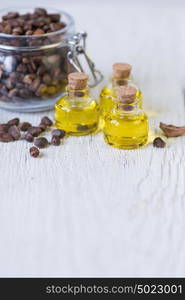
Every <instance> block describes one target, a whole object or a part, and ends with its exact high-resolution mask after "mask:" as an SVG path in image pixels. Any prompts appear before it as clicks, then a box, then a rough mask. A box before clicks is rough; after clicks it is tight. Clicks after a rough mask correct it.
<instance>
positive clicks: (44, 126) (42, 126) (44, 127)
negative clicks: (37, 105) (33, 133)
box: [39, 123, 47, 132]
mask: <svg viewBox="0 0 185 300" xmlns="http://www.w3.org/2000/svg"><path fill="white" fill-rule="evenodd" d="M39 128H41V129H42V132H44V131H46V129H47V125H45V124H42V123H41V124H40V125H39Z"/></svg>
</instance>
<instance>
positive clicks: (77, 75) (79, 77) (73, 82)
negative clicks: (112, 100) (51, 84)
mask: <svg viewBox="0 0 185 300" xmlns="http://www.w3.org/2000/svg"><path fill="white" fill-rule="evenodd" d="M87 81H88V75H87V74H86V73H82V72H74V73H70V74H69V75H68V87H69V88H70V89H72V90H83V89H85V88H86V87H87Z"/></svg>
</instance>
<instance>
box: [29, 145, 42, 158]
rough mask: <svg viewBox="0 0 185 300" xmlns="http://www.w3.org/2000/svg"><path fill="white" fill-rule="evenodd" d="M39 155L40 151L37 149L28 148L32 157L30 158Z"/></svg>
mask: <svg viewBox="0 0 185 300" xmlns="http://www.w3.org/2000/svg"><path fill="white" fill-rule="evenodd" d="M39 154H40V151H39V149H38V148H36V147H31V148H30V155H31V156H32V157H35V158H36V157H38V156H39Z"/></svg>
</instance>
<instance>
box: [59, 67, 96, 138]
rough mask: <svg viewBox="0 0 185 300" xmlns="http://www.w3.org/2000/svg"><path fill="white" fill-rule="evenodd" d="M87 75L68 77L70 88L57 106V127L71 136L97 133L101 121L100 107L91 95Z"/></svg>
mask: <svg viewBox="0 0 185 300" xmlns="http://www.w3.org/2000/svg"><path fill="white" fill-rule="evenodd" d="M87 81H88V75H87V74H86V73H80V72H74V73H71V74H69V75H68V86H67V88H66V95H64V96H63V97H62V98H61V99H59V101H58V102H57V103H56V105H55V120H56V123H55V125H56V127H57V128H59V129H63V130H65V131H66V132H67V134H69V135H76V136H81V135H87V134H90V133H92V132H94V131H96V129H97V127H98V121H99V105H98V103H97V102H96V100H94V99H92V98H91V96H90V94H89V88H88V85H87Z"/></svg>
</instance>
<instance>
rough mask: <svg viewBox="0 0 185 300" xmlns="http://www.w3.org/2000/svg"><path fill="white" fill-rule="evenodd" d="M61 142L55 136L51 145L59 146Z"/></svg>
mask: <svg viewBox="0 0 185 300" xmlns="http://www.w3.org/2000/svg"><path fill="white" fill-rule="evenodd" d="M60 141H61V139H60V137H59V136H57V135H53V136H52V138H51V144H52V145H54V146H59V145H60Z"/></svg>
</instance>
